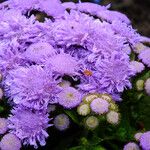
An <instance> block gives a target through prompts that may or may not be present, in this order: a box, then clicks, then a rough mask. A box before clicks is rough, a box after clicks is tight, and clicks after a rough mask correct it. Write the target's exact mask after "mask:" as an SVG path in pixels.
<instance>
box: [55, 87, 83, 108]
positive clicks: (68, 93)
mask: <svg viewBox="0 0 150 150" xmlns="http://www.w3.org/2000/svg"><path fill="white" fill-rule="evenodd" d="M58 97H59V99H58V103H59V104H60V105H62V106H64V107H65V108H74V107H76V106H77V105H79V104H80V103H81V101H82V99H81V94H80V92H79V91H78V90H77V89H75V88H72V87H66V88H63V90H62V91H61V92H60V93H59V94H58Z"/></svg>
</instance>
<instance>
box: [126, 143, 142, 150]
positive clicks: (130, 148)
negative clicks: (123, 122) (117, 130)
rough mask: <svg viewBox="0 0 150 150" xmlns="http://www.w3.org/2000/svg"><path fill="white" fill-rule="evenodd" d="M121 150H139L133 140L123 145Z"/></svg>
mask: <svg viewBox="0 0 150 150" xmlns="http://www.w3.org/2000/svg"><path fill="white" fill-rule="evenodd" d="M123 150H140V148H139V146H138V145H137V144H135V143H134V142H130V143H128V144H126V145H125V146H124V148H123Z"/></svg>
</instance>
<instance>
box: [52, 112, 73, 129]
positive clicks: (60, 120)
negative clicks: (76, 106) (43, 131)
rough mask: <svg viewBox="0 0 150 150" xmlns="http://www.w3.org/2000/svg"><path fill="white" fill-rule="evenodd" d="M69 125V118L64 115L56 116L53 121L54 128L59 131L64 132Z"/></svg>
mask: <svg viewBox="0 0 150 150" xmlns="http://www.w3.org/2000/svg"><path fill="white" fill-rule="evenodd" d="M69 124H70V121H69V118H68V116H67V115H65V114H60V115H57V116H56V117H55V119H54V126H55V127H56V128H57V129H58V130H60V131H63V130H66V129H67V128H68V127H69Z"/></svg>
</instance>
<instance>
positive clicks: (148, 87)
mask: <svg viewBox="0 0 150 150" xmlns="http://www.w3.org/2000/svg"><path fill="white" fill-rule="evenodd" d="M145 91H146V93H147V94H148V95H150V78H148V79H147V80H146V82H145Z"/></svg>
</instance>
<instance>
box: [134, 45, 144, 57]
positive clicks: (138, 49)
mask: <svg viewBox="0 0 150 150" xmlns="http://www.w3.org/2000/svg"><path fill="white" fill-rule="evenodd" d="M144 49H146V46H145V45H144V44H142V43H137V44H136V45H135V46H134V48H133V50H134V52H135V53H137V54H140V53H141V52H142V51H143V50H144Z"/></svg>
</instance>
